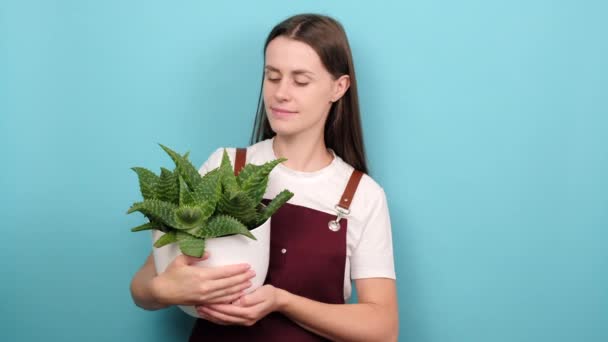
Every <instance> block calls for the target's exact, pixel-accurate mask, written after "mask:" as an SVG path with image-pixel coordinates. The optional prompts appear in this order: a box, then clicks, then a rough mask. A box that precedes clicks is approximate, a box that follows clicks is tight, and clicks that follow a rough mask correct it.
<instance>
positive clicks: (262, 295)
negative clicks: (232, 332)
mask: <svg viewBox="0 0 608 342" xmlns="http://www.w3.org/2000/svg"><path fill="white" fill-rule="evenodd" d="M279 291H282V290H280V289H277V288H276V287H274V286H272V285H264V286H262V287H260V288H259V289H257V290H255V291H253V292H252V293H250V294H248V295H245V296H242V297H241V298H239V299H238V300H237V301H236V302H234V303H233V304H211V305H197V306H196V310H197V312H198V314H199V316H200V317H201V318H204V319H206V320H208V321H211V322H213V323H215V324H221V325H233V324H236V325H245V326H252V325H254V324H255V323H256V322H257V321H259V320H260V319H262V318H264V317H265V316H266V315H268V314H269V313H271V312H273V311H277V310H278V309H279V308H280V306H281V304H280V299H279V297H280V292H279Z"/></svg>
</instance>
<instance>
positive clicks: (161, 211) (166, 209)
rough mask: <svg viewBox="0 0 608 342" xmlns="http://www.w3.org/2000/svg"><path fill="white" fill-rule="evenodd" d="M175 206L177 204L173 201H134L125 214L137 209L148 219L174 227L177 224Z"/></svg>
mask: <svg viewBox="0 0 608 342" xmlns="http://www.w3.org/2000/svg"><path fill="white" fill-rule="evenodd" d="M176 208H177V206H176V205H175V204H173V203H169V202H164V201H161V200H156V199H151V200H144V201H143V202H137V203H134V204H133V205H132V206H131V208H129V210H128V211H127V214H130V213H132V212H135V211H139V212H140V213H142V214H144V215H145V216H146V217H147V218H148V219H150V221H156V222H160V223H162V224H164V225H166V226H169V227H175V226H176V225H177V222H176V221H175V213H174V210H175V209H176Z"/></svg>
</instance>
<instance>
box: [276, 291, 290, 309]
mask: <svg viewBox="0 0 608 342" xmlns="http://www.w3.org/2000/svg"><path fill="white" fill-rule="evenodd" d="M276 291H277V292H276V305H277V307H276V311H279V312H284V311H285V309H286V308H287V306H288V305H289V301H290V297H291V293H289V292H288V291H285V290H283V289H279V288H276Z"/></svg>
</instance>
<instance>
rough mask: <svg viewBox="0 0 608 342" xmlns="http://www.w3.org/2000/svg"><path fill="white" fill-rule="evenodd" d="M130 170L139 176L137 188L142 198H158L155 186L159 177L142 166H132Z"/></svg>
mask: <svg viewBox="0 0 608 342" xmlns="http://www.w3.org/2000/svg"><path fill="white" fill-rule="evenodd" d="M131 170H133V171H135V173H137V177H138V178H139V190H140V191H141V196H142V197H143V198H144V199H154V198H158V195H157V194H156V188H157V186H158V182H159V181H160V178H159V177H158V176H157V175H156V174H154V172H152V171H150V170H148V169H146V168H143V167H132V168H131Z"/></svg>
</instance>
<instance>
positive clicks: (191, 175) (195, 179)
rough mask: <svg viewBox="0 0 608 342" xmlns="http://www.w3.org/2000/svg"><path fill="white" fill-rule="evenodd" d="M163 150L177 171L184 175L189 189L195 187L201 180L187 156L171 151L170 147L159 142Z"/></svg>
mask: <svg viewBox="0 0 608 342" xmlns="http://www.w3.org/2000/svg"><path fill="white" fill-rule="evenodd" d="M159 145H160V147H162V149H163V150H165V152H167V154H168V155H169V156H170V157H171V159H172V160H173V162H174V163H175V166H176V169H177V172H178V173H179V174H180V175H181V176H182V177H184V181H186V184H188V186H189V187H190V189H194V188H196V185H198V183H199V182H200V180H201V177H200V174H199V173H198V170H197V169H196V168H195V167H194V165H192V163H190V161H189V160H188V158H187V157H184V156H181V155H180V154H179V153H177V152H175V151H173V150H172V149H170V148H168V147H167V146H164V145H163V144H159Z"/></svg>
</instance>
